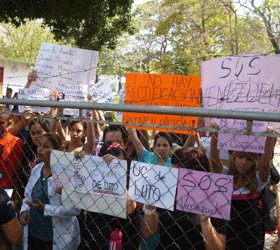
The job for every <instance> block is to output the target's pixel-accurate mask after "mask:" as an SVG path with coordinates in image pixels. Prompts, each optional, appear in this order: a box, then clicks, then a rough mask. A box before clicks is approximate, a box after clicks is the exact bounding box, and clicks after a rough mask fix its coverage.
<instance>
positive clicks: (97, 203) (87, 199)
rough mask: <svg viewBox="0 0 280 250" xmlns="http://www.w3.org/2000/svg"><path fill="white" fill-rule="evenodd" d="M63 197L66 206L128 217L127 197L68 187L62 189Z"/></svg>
mask: <svg viewBox="0 0 280 250" xmlns="http://www.w3.org/2000/svg"><path fill="white" fill-rule="evenodd" d="M61 199H62V203H63V205H64V206H68V207H75V208H80V209H84V210H87V211H90V212H95V213H102V214H107V215H112V216H116V217H119V218H122V219H126V218H127V213H126V199H119V198H116V197H110V196H100V195H96V194H83V193H79V192H76V191H73V190H71V189H68V188H63V189H62V198H61Z"/></svg>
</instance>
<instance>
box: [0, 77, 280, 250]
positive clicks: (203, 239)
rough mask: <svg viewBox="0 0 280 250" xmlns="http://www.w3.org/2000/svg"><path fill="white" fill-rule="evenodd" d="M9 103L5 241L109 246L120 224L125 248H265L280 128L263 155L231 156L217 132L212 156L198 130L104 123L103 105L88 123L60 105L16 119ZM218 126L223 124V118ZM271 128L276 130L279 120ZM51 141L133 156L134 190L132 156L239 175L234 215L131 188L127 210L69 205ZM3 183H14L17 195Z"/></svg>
mask: <svg viewBox="0 0 280 250" xmlns="http://www.w3.org/2000/svg"><path fill="white" fill-rule="evenodd" d="M32 80H34V75H31V76H29V77H28V84H27V87H30V83H31V82H32ZM55 98H57V96H56V97H55ZM56 100H57V99H56ZM89 101H90V98H89ZM8 109H9V107H5V106H1V107H0V146H1V148H0V159H1V160H0V187H1V188H0V192H1V194H0V197H1V203H0V209H1V211H2V213H1V216H2V217H1V223H0V225H1V232H2V234H1V236H0V239H1V243H0V244H2V242H5V244H6V245H7V247H10V249H29V250H30V249H47V250H50V249H57V250H59V249H69V250H70V249H71V250H72V249H109V246H110V235H111V233H112V231H114V230H115V229H116V228H118V229H119V230H121V232H122V247H121V249H129V250H131V249H137V250H138V249H141V250H144V249H156V250H158V249H172V250H173V249H263V248H264V237H265V223H264V220H263V217H264V216H265V214H264V212H263V211H264V209H263V207H262V200H263V197H262V195H261V192H262V190H263V189H264V188H265V187H266V186H267V185H269V184H268V183H269V182H270V179H271V168H272V163H271V161H272V159H273V152H274V147H275V144H276V138H275V137H267V138H266V141H265V148H264V153H263V154H259V153H248V152H245V151H230V152H228V153H229V159H228V160H227V161H226V162H224V161H222V160H221V158H220V153H219V150H218V147H217V144H218V132H214V133H212V134H211V135H210V138H211V143H210V157H207V154H206V149H205V148H204V147H203V145H202V144H201V141H200V136H199V133H196V134H195V135H184V134H174V133H167V132H155V131H153V133H152V134H149V133H148V131H147V130H138V129H133V128H128V129H127V128H126V127H124V126H122V125H104V124H105V121H104V124H103V123H102V121H103V120H104V117H103V115H102V112H100V111H96V110H88V111H87V116H86V117H85V118H86V121H87V122H83V121H75V122H73V121H72V122H69V121H71V119H70V118H68V119H65V118H67V117H64V116H63V110H62V109H57V110H51V111H50V114H49V115H52V116H53V118H52V119H46V118H45V116H44V115H42V114H41V115H40V114H39V115H38V114H32V111H31V110H26V111H25V113H26V114H27V115H26V116H24V115H23V116H20V119H19V120H17V121H16V122H14V123H13V124H12V122H11V121H12V116H11V115H10V114H9V112H8ZM48 117H50V116H48ZM91 120H94V121H98V120H99V121H100V122H99V123H96V122H94V121H91ZM210 128H212V129H215V130H216V131H218V130H219V126H218V125H217V124H216V123H211V124H210ZM267 132H268V133H270V134H274V133H277V131H276V130H275V129H274V128H271V127H268V129H267ZM203 136H206V135H205V134H203ZM52 150H60V151H64V152H69V153H73V154H75V157H84V155H91V156H99V157H103V159H104V160H105V161H106V162H107V163H110V162H111V161H112V160H113V159H119V160H126V161H127V163H128V171H127V187H126V189H127V190H128V187H129V181H130V178H129V169H130V163H131V161H139V162H143V163H148V164H152V165H161V166H165V167H166V168H177V169H180V168H185V169H191V170H198V171H202V172H214V173H223V174H229V175H233V183H232V184H233V187H234V192H233V194H232V202H231V215H230V220H229V221H228V220H225V219H220V218H212V217H211V218H210V217H207V216H205V215H203V214H194V213H190V212H184V211H181V210H177V209H176V199H175V206H174V208H175V209H174V211H170V210H167V209H163V208H158V207H154V206H151V205H144V204H141V203H138V202H135V201H132V200H130V199H129V196H128V194H126V213H127V218H126V219H122V218H119V217H115V216H110V215H106V214H102V213H96V212H89V211H86V210H81V209H78V208H73V207H68V206H65V205H63V203H62V198H61V193H62V191H63V187H62V188H58V187H56V185H55V182H54V179H53V176H52V169H51V166H50V157H51V152H52ZM274 178H276V182H275V181H274V183H277V182H279V174H278V173H277V171H276V177H275V176H274ZM4 189H13V193H12V196H11V200H12V202H11V201H10V199H9V197H8V195H7V193H6V192H5V191H4ZM3 245H4V243H3ZM9 245H10V246H9ZM12 245H13V246H12ZM0 249H1V247H0ZM7 249H9V248H7Z"/></svg>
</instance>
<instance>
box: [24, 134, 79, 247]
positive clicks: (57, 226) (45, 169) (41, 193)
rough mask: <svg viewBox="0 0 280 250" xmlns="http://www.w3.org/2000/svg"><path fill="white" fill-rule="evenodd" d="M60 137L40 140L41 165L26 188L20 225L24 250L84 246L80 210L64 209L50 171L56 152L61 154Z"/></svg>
mask: <svg viewBox="0 0 280 250" xmlns="http://www.w3.org/2000/svg"><path fill="white" fill-rule="evenodd" d="M61 144H62V140H61V138H60V137H59V136H58V135H57V134H51V133H46V134H44V135H43V136H42V137H41V139H40V146H39V149H38V153H37V157H38V160H39V161H41V163H39V164H37V165H36V166H35V167H34V168H33V169H32V172H31V176H30V179H29V181H28V184H27V186H26V190H25V198H24V200H23V201H24V203H23V205H22V208H21V217H20V222H21V224H22V225H23V226H27V225H28V227H27V228H25V230H24V249H27V244H28V249H29V250H30V249H38V248H39V249H48V250H51V249H53V250H60V249H69V250H70V249H71V250H72V249H77V247H78V245H79V243H80V232H79V224H78V220H77V218H76V215H78V214H79V212H80V210H79V209H74V208H70V207H66V206H64V205H62V201H61V195H59V194H57V193H55V188H56V186H55V184H54V179H53V176H52V171H51V167H50V155H51V151H52V150H53V149H57V150H61Z"/></svg>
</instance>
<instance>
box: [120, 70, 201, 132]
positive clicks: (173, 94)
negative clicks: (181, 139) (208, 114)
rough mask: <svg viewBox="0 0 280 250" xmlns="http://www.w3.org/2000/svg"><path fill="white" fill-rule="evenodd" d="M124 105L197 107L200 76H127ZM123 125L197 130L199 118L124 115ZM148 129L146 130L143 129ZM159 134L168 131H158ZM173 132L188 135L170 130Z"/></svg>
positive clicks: (126, 113)
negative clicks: (176, 127)
mask: <svg viewBox="0 0 280 250" xmlns="http://www.w3.org/2000/svg"><path fill="white" fill-rule="evenodd" d="M125 103H126V104H133V105H151V106H174V107H190V108H192V107H199V105H200V77H199V76H182V75H156V74H138V73H127V74H126V85H125ZM123 122H131V123H145V124H156V125H170V126H179V125H187V126H189V127H196V126H197V122H198V118H197V117H187V116H175V115H161V114H143V113H128V112H124V114H123ZM143 129H147V127H143ZM159 130H162V131H169V132H170V131H171V130H167V129H159ZM172 132H173V133H183V132H185V133H188V132H187V131H182V130H172Z"/></svg>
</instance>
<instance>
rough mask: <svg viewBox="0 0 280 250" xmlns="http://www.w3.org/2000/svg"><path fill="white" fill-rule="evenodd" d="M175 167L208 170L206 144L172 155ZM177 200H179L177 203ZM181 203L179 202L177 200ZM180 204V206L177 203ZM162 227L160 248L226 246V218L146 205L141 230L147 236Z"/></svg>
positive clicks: (213, 247)
mask: <svg viewBox="0 0 280 250" xmlns="http://www.w3.org/2000/svg"><path fill="white" fill-rule="evenodd" d="M171 162H172V166H173V167H174V168H179V169H180V168H185V169H192V170H198V171H203V172H209V171H210V166H209V161H208V158H207V156H206V152H205V149H204V148H201V147H199V148H192V147H189V148H182V149H179V150H177V151H176V152H175V153H174V154H173V156H172V159H171ZM176 204H177V203H176ZM177 205H178V204H177ZM176 207H177V206H176ZM158 228H160V241H159V243H158V246H157V248H156V250H159V249H165V250H166V249H172V250H175V249H192V248H193V247H194V246H195V249H220V250H223V249H225V241H226V222H225V221H224V220H223V219H218V218H210V217H206V216H204V215H202V214H199V215H198V214H194V213H189V212H185V211H180V210H178V209H177V210H174V211H170V210H166V209H162V208H155V207H152V206H145V207H144V220H143V224H142V232H143V235H144V236H145V238H150V237H151V236H153V235H154V234H155V233H156V232H157V230H158Z"/></svg>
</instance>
